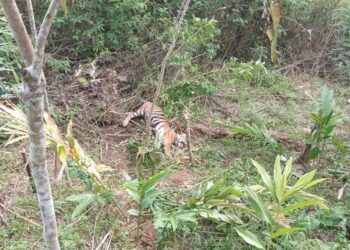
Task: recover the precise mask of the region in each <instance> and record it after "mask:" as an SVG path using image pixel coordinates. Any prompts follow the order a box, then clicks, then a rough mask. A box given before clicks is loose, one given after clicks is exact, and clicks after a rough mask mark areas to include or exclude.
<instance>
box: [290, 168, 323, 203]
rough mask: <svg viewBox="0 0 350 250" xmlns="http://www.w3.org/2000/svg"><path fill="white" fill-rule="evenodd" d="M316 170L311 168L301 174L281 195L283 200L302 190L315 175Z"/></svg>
mask: <svg viewBox="0 0 350 250" xmlns="http://www.w3.org/2000/svg"><path fill="white" fill-rule="evenodd" d="M315 174H316V170H313V171H311V172H309V173H306V174H304V175H302V176H301V177H300V178H299V180H298V181H297V182H296V183H295V184H294V186H293V187H291V188H290V189H289V190H288V192H287V193H286V194H285V195H284V196H283V200H286V199H288V198H290V197H291V196H292V195H294V194H295V193H296V192H298V191H300V190H302V189H303V188H304V187H305V186H306V185H308V184H309V183H310V182H311V180H312V179H313V178H314V177H315Z"/></svg>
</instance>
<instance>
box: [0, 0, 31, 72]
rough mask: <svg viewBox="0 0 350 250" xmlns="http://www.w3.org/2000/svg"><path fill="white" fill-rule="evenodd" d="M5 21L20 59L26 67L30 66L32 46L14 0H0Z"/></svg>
mask: <svg viewBox="0 0 350 250" xmlns="http://www.w3.org/2000/svg"><path fill="white" fill-rule="evenodd" d="M1 3H2V7H3V8H4V12H5V16H6V19H7V21H8V23H9V25H10V28H11V30H12V33H13V36H14V37H15V40H16V43H17V46H18V48H19V51H20V53H21V57H22V59H23V61H24V63H25V65H26V66H29V65H31V64H32V60H33V46H32V43H31V42H30V38H29V36H28V33H27V30H26V27H25V26H24V23H23V20H22V17H21V13H20V12H19V10H18V8H17V4H16V1H14V0H1Z"/></svg>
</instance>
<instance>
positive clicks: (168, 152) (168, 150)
mask: <svg viewBox="0 0 350 250" xmlns="http://www.w3.org/2000/svg"><path fill="white" fill-rule="evenodd" d="M164 153H165V155H167V156H171V144H169V143H164Z"/></svg>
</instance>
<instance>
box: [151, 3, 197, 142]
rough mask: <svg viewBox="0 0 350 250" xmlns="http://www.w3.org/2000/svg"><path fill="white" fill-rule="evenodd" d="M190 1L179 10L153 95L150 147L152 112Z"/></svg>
mask: <svg viewBox="0 0 350 250" xmlns="http://www.w3.org/2000/svg"><path fill="white" fill-rule="evenodd" d="M190 2H191V0H184V1H183V2H182V5H181V7H180V11H179V15H180V16H179V17H178V20H177V21H176V23H175V30H174V34H173V37H172V41H171V44H170V47H169V49H168V52H167V53H166V55H165V57H164V58H163V61H162V64H161V68H160V76H159V83H158V86H157V89H156V93H155V95H154V97H153V102H152V107H151V111H150V114H149V116H148V118H147V123H146V147H148V145H149V141H150V139H151V126H150V125H151V117H152V114H153V110H154V106H155V105H156V102H157V100H158V97H159V94H160V91H161V89H162V86H163V79H164V74H165V67H166V63H167V61H168V60H169V58H170V56H171V53H172V52H173V50H174V48H175V45H176V40H177V37H178V36H179V33H180V28H181V25H182V22H183V20H184V17H185V15H186V12H187V9H188V6H189V4H190Z"/></svg>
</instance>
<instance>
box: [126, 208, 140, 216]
mask: <svg viewBox="0 0 350 250" xmlns="http://www.w3.org/2000/svg"><path fill="white" fill-rule="evenodd" d="M128 215H131V216H138V215H139V210H138V209H135V208H132V209H129V210H128Z"/></svg>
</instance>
